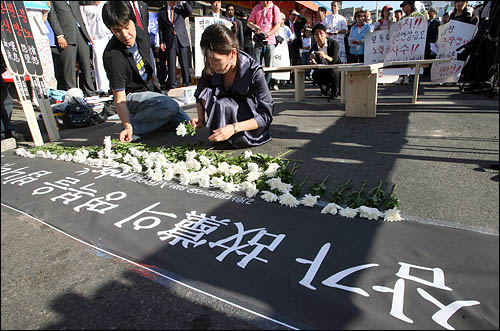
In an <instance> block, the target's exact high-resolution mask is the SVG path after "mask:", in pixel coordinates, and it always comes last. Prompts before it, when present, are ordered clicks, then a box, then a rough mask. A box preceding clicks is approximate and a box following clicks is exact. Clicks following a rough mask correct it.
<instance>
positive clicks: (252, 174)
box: [247, 172, 262, 182]
mask: <svg viewBox="0 0 500 331" xmlns="http://www.w3.org/2000/svg"><path fill="white" fill-rule="evenodd" d="M260 176H262V174H261V173H260V172H249V173H248V175H247V181H249V182H255V181H256V180H257V179H259V178H260Z"/></svg>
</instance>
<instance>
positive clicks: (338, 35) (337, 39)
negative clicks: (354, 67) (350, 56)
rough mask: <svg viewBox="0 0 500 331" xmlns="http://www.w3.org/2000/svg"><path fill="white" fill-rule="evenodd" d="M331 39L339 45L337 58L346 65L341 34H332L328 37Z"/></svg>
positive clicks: (345, 54)
mask: <svg viewBox="0 0 500 331" xmlns="http://www.w3.org/2000/svg"><path fill="white" fill-rule="evenodd" d="M330 38H331V39H333V40H335V41H337V43H338V44H339V57H340V61H341V62H342V63H347V53H346V50H345V41H344V35H343V34H334V35H332V36H331V37H330Z"/></svg>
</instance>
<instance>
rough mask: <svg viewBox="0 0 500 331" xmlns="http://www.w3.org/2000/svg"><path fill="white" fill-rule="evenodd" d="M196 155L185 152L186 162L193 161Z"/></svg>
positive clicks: (193, 152) (192, 152) (194, 152)
mask: <svg viewBox="0 0 500 331" xmlns="http://www.w3.org/2000/svg"><path fill="white" fill-rule="evenodd" d="M196 155H198V153H196V151H187V152H186V161H189V160H194V159H195V158H196Z"/></svg>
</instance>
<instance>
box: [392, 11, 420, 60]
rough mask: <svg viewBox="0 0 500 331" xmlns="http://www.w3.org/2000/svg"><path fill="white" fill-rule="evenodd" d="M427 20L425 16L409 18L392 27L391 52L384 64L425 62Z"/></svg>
mask: <svg viewBox="0 0 500 331" xmlns="http://www.w3.org/2000/svg"><path fill="white" fill-rule="evenodd" d="M426 37H427V19H426V18H425V17H424V16H418V17H413V18H407V19H404V20H402V21H399V22H397V23H395V24H392V25H391V28H390V40H389V50H388V51H387V54H386V56H385V60H384V62H392V61H414V60H423V59H424V54H425V39H426Z"/></svg>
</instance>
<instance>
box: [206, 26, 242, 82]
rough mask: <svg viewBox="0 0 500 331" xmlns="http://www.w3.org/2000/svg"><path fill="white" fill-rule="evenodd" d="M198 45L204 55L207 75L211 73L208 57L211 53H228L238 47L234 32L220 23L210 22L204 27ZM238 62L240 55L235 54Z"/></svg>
mask: <svg viewBox="0 0 500 331" xmlns="http://www.w3.org/2000/svg"><path fill="white" fill-rule="evenodd" d="M200 47H201V50H202V52H203V55H204V57H205V72H206V73H207V74H209V75H212V74H213V70H212V68H211V67H210V61H208V58H209V57H211V56H212V54H213V53H217V54H225V55H227V54H229V53H231V51H232V50H233V48H236V49H237V50H238V49H239V48H240V45H239V43H238V38H237V37H236V34H235V33H234V32H233V31H231V30H230V29H228V28H227V27H225V26H224V25H222V24H212V25H210V26H209V27H208V28H206V29H205V31H204V32H203V34H202V35H201V42H200ZM239 62H240V57H239V55H237V62H236V63H237V64H239Z"/></svg>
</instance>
